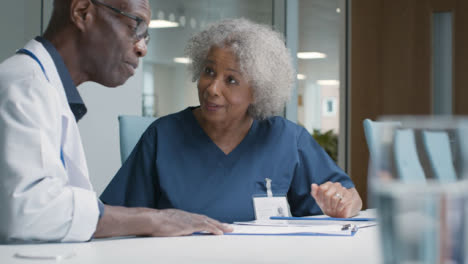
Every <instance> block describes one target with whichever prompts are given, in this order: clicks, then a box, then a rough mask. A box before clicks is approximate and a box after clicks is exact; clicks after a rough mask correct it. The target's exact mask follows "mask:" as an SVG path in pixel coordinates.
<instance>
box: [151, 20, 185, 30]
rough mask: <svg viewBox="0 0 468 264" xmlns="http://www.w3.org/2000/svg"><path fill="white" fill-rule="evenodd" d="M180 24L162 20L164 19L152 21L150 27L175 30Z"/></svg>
mask: <svg viewBox="0 0 468 264" xmlns="http://www.w3.org/2000/svg"><path fill="white" fill-rule="evenodd" d="M178 26H179V23H177V22H172V21H169V20H162V19H156V20H151V22H150V24H149V27H150V28H173V27H178Z"/></svg>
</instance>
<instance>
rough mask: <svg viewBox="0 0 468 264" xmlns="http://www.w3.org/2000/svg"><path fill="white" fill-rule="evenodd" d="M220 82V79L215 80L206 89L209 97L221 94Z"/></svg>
mask: <svg viewBox="0 0 468 264" xmlns="http://www.w3.org/2000/svg"><path fill="white" fill-rule="evenodd" d="M220 88H221V87H220V81H219V80H218V79H214V80H212V81H211V82H210V84H209V85H208V88H207V89H206V90H207V92H208V95H210V96H218V95H219V92H220Z"/></svg>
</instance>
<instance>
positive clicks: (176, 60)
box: [174, 57, 192, 64]
mask: <svg viewBox="0 0 468 264" xmlns="http://www.w3.org/2000/svg"><path fill="white" fill-rule="evenodd" d="M174 62H176V63H183V64H189V63H191V62H192V61H191V60H190V59H189V58H184V57H178V58H174Z"/></svg>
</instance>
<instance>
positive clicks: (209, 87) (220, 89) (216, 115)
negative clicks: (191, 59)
mask: <svg viewBox="0 0 468 264" xmlns="http://www.w3.org/2000/svg"><path fill="white" fill-rule="evenodd" d="M198 98H199V100H200V110H201V115H202V117H203V119H205V120H206V121H208V122H233V121H235V120H241V119H242V118H245V117H246V115H247V109H248V107H249V105H250V104H251V103H253V93H252V88H251V87H250V84H249V83H248V81H247V80H246V78H245V77H244V76H242V74H241V71H240V67H239V64H238V62H237V58H236V56H235V55H234V53H233V52H232V51H231V49H230V48H229V47H224V48H218V47H212V48H211V49H210V51H209V52H208V56H207V58H206V61H205V64H204V66H203V69H202V72H201V74H200V79H199V81H198Z"/></svg>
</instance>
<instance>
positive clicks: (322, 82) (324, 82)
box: [317, 80, 340, 85]
mask: <svg viewBox="0 0 468 264" xmlns="http://www.w3.org/2000/svg"><path fill="white" fill-rule="evenodd" d="M317 84H318V85H340V81H338V80H318V81H317Z"/></svg>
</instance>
